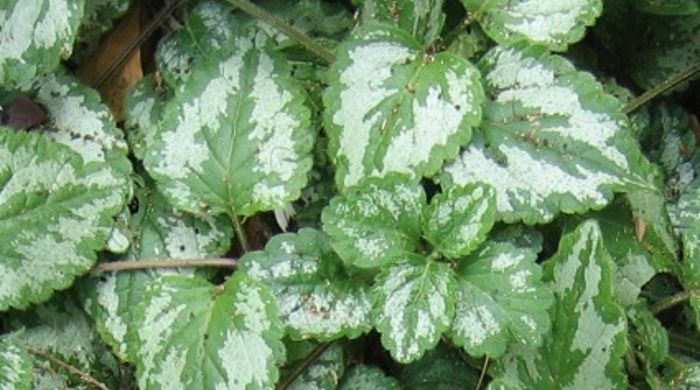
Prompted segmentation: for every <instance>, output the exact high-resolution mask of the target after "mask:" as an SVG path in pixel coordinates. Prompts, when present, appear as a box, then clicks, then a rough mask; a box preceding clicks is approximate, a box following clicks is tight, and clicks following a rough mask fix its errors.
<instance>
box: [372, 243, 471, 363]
mask: <svg viewBox="0 0 700 390" xmlns="http://www.w3.org/2000/svg"><path fill="white" fill-rule="evenodd" d="M456 289H457V286H456V283H455V279H454V275H453V273H452V270H451V269H450V267H449V266H448V265H447V264H445V263H439V262H435V261H426V260H425V259H423V258H421V257H419V256H415V255H414V256H406V257H405V260H404V261H401V262H399V263H397V264H394V265H393V266H391V267H389V268H387V269H386V270H384V272H382V274H380V275H379V277H378V279H377V284H376V285H375V287H374V295H375V299H376V301H375V307H374V312H373V316H374V319H375V324H376V325H375V326H376V328H377V331H379V333H381V335H382V345H383V346H384V348H386V349H387V350H389V352H390V353H391V356H392V357H393V358H394V359H395V360H396V361H398V362H400V363H410V362H412V361H415V360H416V359H418V358H420V357H421V356H422V355H423V353H424V352H425V351H427V350H429V349H432V348H434V347H435V345H436V344H437V343H438V341H439V340H440V336H441V335H442V333H443V332H444V331H446V330H447V329H448V328H449V327H450V323H451V322H452V317H453V316H454V313H455V298H456V297H455V295H456V294H455V291H456Z"/></svg>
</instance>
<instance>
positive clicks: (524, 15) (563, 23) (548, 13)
mask: <svg viewBox="0 0 700 390" xmlns="http://www.w3.org/2000/svg"><path fill="white" fill-rule="evenodd" d="M461 1H462V4H464V6H465V7H466V8H467V10H468V11H469V12H470V13H471V14H472V17H473V18H474V19H476V20H478V21H479V23H480V24H481V26H482V27H483V28H484V30H485V31H486V33H487V34H489V35H490V36H491V37H492V38H493V39H494V40H496V42H498V43H500V44H502V45H510V44H512V43H515V42H517V41H520V40H527V41H528V42H530V43H532V44H537V45H543V46H546V47H548V48H550V49H553V50H565V49H566V48H567V46H568V45H569V44H571V43H574V42H577V41H579V40H580V39H581V38H583V35H584V33H585V32H586V26H590V25H592V24H593V23H594V21H595V19H596V18H597V17H598V15H600V13H601V11H602V10H603V1H602V0H568V1H552V0H549V1H542V0H489V1H483V0H461Z"/></svg>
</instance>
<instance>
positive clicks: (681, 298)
mask: <svg viewBox="0 0 700 390" xmlns="http://www.w3.org/2000/svg"><path fill="white" fill-rule="evenodd" d="M695 294H697V291H695V290H686V291H681V292H679V293H678V294H676V295H671V296H670V297H666V298H664V299H661V300H659V301H658V302H656V303H655V304H653V305H652V306H651V307H650V308H649V311H650V312H651V313H653V314H659V313H661V312H662V311H664V310H668V309H670V308H672V307H673V306H676V305H679V304H681V303H683V302H685V301H687V300H688V299H690V298H692V297H693V296H694V295H695Z"/></svg>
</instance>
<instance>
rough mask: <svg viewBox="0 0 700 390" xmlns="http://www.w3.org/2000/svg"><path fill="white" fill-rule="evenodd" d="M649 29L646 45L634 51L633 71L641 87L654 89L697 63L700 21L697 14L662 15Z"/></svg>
mask: <svg viewBox="0 0 700 390" xmlns="http://www.w3.org/2000/svg"><path fill="white" fill-rule="evenodd" d="M646 29H647V30H646V31H645V34H646V37H645V41H646V44H645V45H644V46H643V47H642V48H641V50H639V51H638V52H636V53H634V54H635V55H634V57H633V58H632V64H633V65H632V69H631V72H630V75H631V76H632V79H633V80H634V81H635V82H636V83H637V84H638V85H639V86H640V87H642V88H644V89H651V88H653V87H655V86H656V85H658V84H660V83H661V82H663V81H665V80H666V79H667V78H669V77H671V76H674V75H676V74H678V73H680V72H681V71H683V70H685V69H687V68H688V67H690V66H693V65H695V64H696V63H697V59H698V56H699V55H700V46H699V45H698V42H697V39H696V38H697V36H698V32H699V31H700V20H699V19H698V18H697V16H696V15H692V16H680V17H674V18H661V19H658V20H656V22H655V23H654V22H650V23H649V24H648V25H647V26H646ZM684 85H687V84H684Z"/></svg>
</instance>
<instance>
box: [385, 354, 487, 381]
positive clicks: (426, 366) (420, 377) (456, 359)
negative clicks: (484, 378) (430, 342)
mask: <svg viewBox="0 0 700 390" xmlns="http://www.w3.org/2000/svg"><path fill="white" fill-rule="evenodd" d="M398 377H399V380H400V381H401V385H402V386H403V388H404V389H411V390H436V389H437V390H461V389H476V388H477V387H478V386H477V383H478V382H479V371H477V370H475V369H474V368H473V367H470V366H469V365H468V364H467V362H466V361H465V359H464V357H463V356H461V355H460V354H459V352H458V351H457V350H456V349H453V348H448V347H446V346H445V344H444V343H440V344H438V345H437V347H436V348H434V349H432V350H430V351H428V352H426V354H425V355H424V356H423V357H422V358H420V359H419V360H418V361H416V362H413V363H411V364H407V365H404V366H402V367H400V371H399V374H398Z"/></svg>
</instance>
